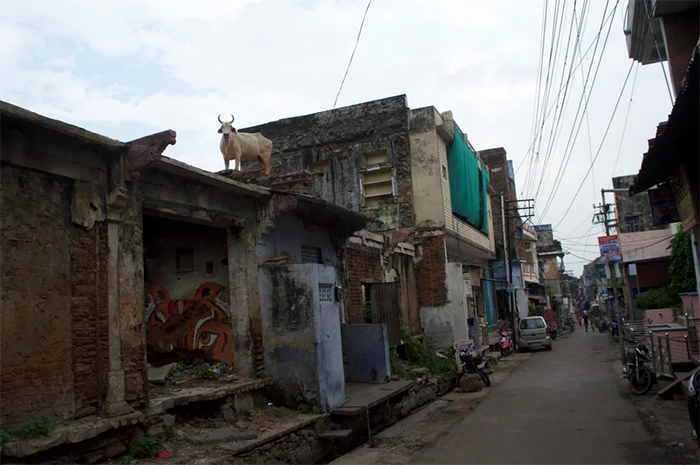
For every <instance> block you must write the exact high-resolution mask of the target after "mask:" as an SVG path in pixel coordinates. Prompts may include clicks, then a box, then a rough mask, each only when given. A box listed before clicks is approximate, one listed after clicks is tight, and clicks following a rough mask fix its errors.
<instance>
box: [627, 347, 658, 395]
mask: <svg viewBox="0 0 700 465" xmlns="http://www.w3.org/2000/svg"><path fill="white" fill-rule="evenodd" d="M625 341H627V342H629V343H631V344H633V345H632V346H630V347H627V364H626V371H627V380H628V382H629V385H630V391H632V394H636V395H638V396H641V395H643V394H646V393H647V392H649V389H651V385H652V384H653V382H654V373H652V371H651V368H649V364H648V362H649V349H648V348H647V346H645V345H644V344H641V343H640V344H637V345H634V344H635V342H634V341H632V340H628V339H625Z"/></svg>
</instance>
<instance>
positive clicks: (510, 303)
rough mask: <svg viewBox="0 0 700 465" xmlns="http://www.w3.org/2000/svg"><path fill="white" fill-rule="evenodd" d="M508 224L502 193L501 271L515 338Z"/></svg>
mask: <svg viewBox="0 0 700 465" xmlns="http://www.w3.org/2000/svg"><path fill="white" fill-rule="evenodd" d="M507 222H508V215H506V208H505V202H504V201H503V192H501V227H502V229H503V260H504V265H505V268H504V269H503V270H504V272H505V274H506V281H508V284H507V288H506V293H507V294H508V312H509V313H510V317H511V319H512V322H513V338H515V334H516V333H517V331H516V330H515V329H516V327H515V323H516V321H515V312H514V311H513V301H512V299H511V292H510V286H511V283H512V282H513V275H512V273H511V269H510V260H508V234H507V231H508V228H507V224H506V223H507ZM513 342H514V343H517V341H515V340H514V341H513Z"/></svg>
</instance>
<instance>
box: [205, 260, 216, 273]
mask: <svg viewBox="0 0 700 465" xmlns="http://www.w3.org/2000/svg"><path fill="white" fill-rule="evenodd" d="M206 268H207V269H206V274H207V276H211V275H213V274H214V262H212V261H208V262H207V263H206Z"/></svg>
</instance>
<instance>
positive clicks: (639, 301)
mask: <svg viewBox="0 0 700 465" xmlns="http://www.w3.org/2000/svg"><path fill="white" fill-rule="evenodd" d="M680 304H681V298H680V297H679V296H678V288H676V286H674V285H673V284H671V285H669V286H664V287H660V288H658V289H650V290H648V291H646V292H642V293H640V294H637V298H636V299H635V301H634V305H635V307H637V310H654V309H657V308H676V307H678V306H679V305H680Z"/></svg>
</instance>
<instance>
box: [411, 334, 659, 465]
mask: <svg viewBox="0 0 700 465" xmlns="http://www.w3.org/2000/svg"><path fill="white" fill-rule="evenodd" d="M617 355H618V352H617V348H616V347H615V346H614V345H612V344H610V342H609V338H608V336H607V335H606V334H600V333H598V332H597V331H596V332H594V333H591V332H588V333H586V332H585V331H583V330H582V329H579V328H577V329H576V331H575V332H574V333H573V334H571V335H569V336H566V337H563V338H560V339H558V340H557V341H556V342H555V343H554V350H553V351H552V352H540V353H537V354H535V355H534V356H533V357H532V358H531V359H529V360H527V361H526V362H525V363H524V364H523V365H522V366H520V367H519V368H517V369H516V370H515V371H514V373H513V374H512V375H511V376H510V378H509V379H508V380H506V382H504V383H503V384H501V385H500V386H497V387H496V388H495V389H494V390H493V392H491V393H490V394H489V396H488V397H486V399H485V400H484V401H483V402H482V403H481V404H480V405H479V406H478V407H477V408H476V409H475V410H474V411H473V412H472V413H469V414H468V415H467V416H466V417H465V418H464V420H463V421H461V422H460V423H458V424H457V425H456V426H455V427H454V428H452V430H451V431H450V433H449V434H447V435H446V436H444V437H443V438H441V439H440V440H439V441H437V443H436V444H435V445H434V446H433V447H429V448H425V449H423V451H422V452H421V453H420V454H419V455H417V456H416V457H414V459H413V460H414V462H416V463H665V462H666V460H665V458H664V452H663V451H662V450H661V449H660V448H658V447H656V446H655V445H654V443H653V442H652V439H651V437H650V436H649V434H648V433H647V432H646V431H645V429H644V426H643V425H642V422H641V421H640V419H639V416H638V413H637V411H636V409H635V407H634V406H633V405H632V403H631V402H630V400H629V399H628V398H626V395H627V394H626V386H625V385H624V384H622V383H621V381H620V378H619V375H618V374H617V373H616V372H615V371H614V369H613V360H614V358H615V357H616V356H617Z"/></svg>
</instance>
